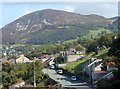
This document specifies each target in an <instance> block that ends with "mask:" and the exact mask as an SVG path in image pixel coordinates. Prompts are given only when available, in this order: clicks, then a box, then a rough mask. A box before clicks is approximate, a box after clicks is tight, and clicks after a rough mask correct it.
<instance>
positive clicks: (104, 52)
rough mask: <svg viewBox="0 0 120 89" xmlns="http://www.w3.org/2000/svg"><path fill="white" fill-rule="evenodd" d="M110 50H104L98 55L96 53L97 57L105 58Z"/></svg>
mask: <svg viewBox="0 0 120 89" xmlns="http://www.w3.org/2000/svg"><path fill="white" fill-rule="evenodd" d="M108 50H109V49H105V50H102V51H101V52H100V53H99V54H98V55H96V58H98V59H103V58H104V57H106V56H107V53H108Z"/></svg>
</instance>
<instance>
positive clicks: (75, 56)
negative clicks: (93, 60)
mask: <svg viewBox="0 0 120 89" xmlns="http://www.w3.org/2000/svg"><path fill="white" fill-rule="evenodd" d="M66 56H67V62H73V61H78V60H79V59H80V58H83V57H84V55H82V53H81V52H75V51H67V52H66Z"/></svg>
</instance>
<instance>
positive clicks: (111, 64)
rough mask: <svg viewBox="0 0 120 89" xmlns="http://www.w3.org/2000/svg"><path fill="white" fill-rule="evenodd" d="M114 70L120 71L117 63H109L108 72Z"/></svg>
mask: <svg viewBox="0 0 120 89" xmlns="http://www.w3.org/2000/svg"><path fill="white" fill-rule="evenodd" d="M113 70H118V68H117V67H116V64H115V62H108V63H107V71H109V72H110V71H113Z"/></svg>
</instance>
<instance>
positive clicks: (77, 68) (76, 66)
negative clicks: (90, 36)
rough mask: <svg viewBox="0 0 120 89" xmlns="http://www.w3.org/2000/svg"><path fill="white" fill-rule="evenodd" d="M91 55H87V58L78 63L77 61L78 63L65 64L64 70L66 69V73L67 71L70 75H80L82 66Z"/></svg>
mask: <svg viewBox="0 0 120 89" xmlns="http://www.w3.org/2000/svg"><path fill="white" fill-rule="evenodd" d="M92 55H93V53H92V54H90V55H88V56H86V57H85V58H84V59H83V60H80V61H78V62H72V63H67V65H66V67H65V69H66V70H67V71H69V72H70V73H76V74H80V72H81V71H82V69H83V68H82V65H83V64H84V63H85V62H87V61H88V60H89V59H90V58H91V56H92Z"/></svg>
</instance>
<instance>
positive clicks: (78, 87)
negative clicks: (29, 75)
mask: <svg viewBox="0 0 120 89" xmlns="http://www.w3.org/2000/svg"><path fill="white" fill-rule="evenodd" d="M43 72H44V73H46V74H48V75H49V77H50V78H52V79H53V80H55V81H58V82H60V84H62V87H70V88H75V89H91V88H90V87H89V86H88V84H87V83H86V82H82V81H80V80H77V81H71V80H70V77H68V76H64V75H59V74H57V73H56V71H55V70H52V69H49V68H45V69H43Z"/></svg>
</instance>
